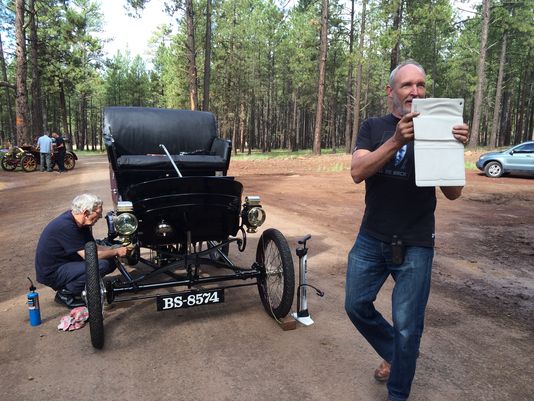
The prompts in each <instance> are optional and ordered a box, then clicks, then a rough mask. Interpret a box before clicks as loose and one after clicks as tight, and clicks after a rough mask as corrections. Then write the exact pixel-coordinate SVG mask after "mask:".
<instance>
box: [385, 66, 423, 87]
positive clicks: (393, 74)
mask: <svg viewBox="0 0 534 401" xmlns="http://www.w3.org/2000/svg"><path fill="white" fill-rule="evenodd" d="M407 65H413V66H415V67H417V68H418V69H419V70H420V71H421V72H422V73H423V75H426V72H425V69H424V68H423V66H422V65H421V64H419V63H418V62H417V61H415V60H411V59H409V60H405V61H403V62H402V63H400V64H399V65H398V66H396V67H395V68H394V69H393V71H391V73H390V74H389V86H390V87H392V88H393V84H394V83H395V76H396V75H397V72H398V71H399V70H400V69H401V68H402V67H405V66H407Z"/></svg>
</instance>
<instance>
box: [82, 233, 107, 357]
mask: <svg viewBox="0 0 534 401" xmlns="http://www.w3.org/2000/svg"><path fill="white" fill-rule="evenodd" d="M96 249H97V248H96V242H94V241H90V242H88V243H87V244H85V293H86V298H87V309H88V310H89V319H88V320H89V329H90V330H89V331H90V334H91V343H92V344H93V347H95V348H97V349H101V348H102V347H103V346H104V315H103V314H102V303H103V297H102V295H103V293H102V291H103V289H102V287H101V282H102V280H100V272H99V269H98V255H97V251H96Z"/></svg>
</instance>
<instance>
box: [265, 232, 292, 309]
mask: <svg viewBox="0 0 534 401" xmlns="http://www.w3.org/2000/svg"><path fill="white" fill-rule="evenodd" d="M256 262H257V263H258V265H259V268H260V269H261V271H262V275H261V277H260V278H259V279H258V290H259V293H260V298H261V302H262V304H263V306H264V308H265V310H266V311H267V313H268V314H269V315H271V316H273V317H274V318H275V319H281V318H283V317H284V316H286V315H287V314H288V313H289V311H290V309H291V306H292V305H293V296H294V294H295V270H294V267H293V258H292V257H291V251H290V249H289V245H288V244H287V241H286V239H285V237H284V236H283V235H282V233H281V232H280V231H278V230H275V229H273V228H270V229H268V230H266V231H264V232H263V234H262V235H261V237H260V240H259V242H258V249H257V252H256Z"/></svg>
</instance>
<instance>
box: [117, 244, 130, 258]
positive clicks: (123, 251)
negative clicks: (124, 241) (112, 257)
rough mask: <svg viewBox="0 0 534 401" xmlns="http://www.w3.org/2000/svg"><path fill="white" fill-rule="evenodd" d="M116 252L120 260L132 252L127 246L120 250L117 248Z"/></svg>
mask: <svg viewBox="0 0 534 401" xmlns="http://www.w3.org/2000/svg"><path fill="white" fill-rule="evenodd" d="M115 250H116V251H117V256H118V257H120V258H122V257H124V256H126V255H128V254H129V253H130V250H129V249H128V248H127V247H125V246H121V247H120V248H115Z"/></svg>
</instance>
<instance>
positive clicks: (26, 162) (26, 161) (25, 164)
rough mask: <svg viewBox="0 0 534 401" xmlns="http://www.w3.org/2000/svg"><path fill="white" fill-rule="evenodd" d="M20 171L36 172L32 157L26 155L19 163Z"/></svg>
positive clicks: (34, 161)
mask: <svg viewBox="0 0 534 401" xmlns="http://www.w3.org/2000/svg"><path fill="white" fill-rule="evenodd" d="M20 164H21V166H22V169H23V170H24V171H26V172H27V173H31V172H32V171H35V170H37V160H36V159H35V157H34V156H33V155H26V156H24V157H23V158H22V160H21V161H20Z"/></svg>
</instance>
